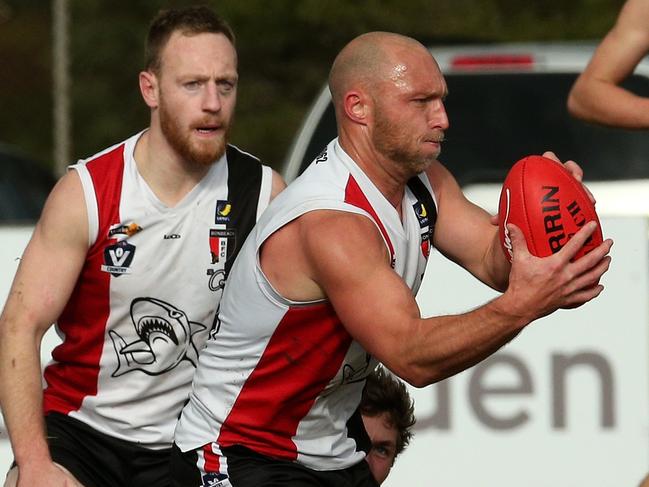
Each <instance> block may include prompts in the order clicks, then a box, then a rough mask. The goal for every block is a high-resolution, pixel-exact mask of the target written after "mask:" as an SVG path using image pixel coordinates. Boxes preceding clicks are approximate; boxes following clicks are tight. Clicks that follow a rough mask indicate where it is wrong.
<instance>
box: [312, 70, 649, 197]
mask: <svg viewBox="0 0 649 487" xmlns="http://www.w3.org/2000/svg"><path fill="white" fill-rule="evenodd" d="M445 77H446V81H447V85H448V88H449V96H448V97H447V99H446V102H445V105H446V109H447V112H448V116H449V120H450V128H449V129H448V131H447V133H446V141H445V142H444V145H443V147H442V154H441V156H440V161H441V162H442V163H443V164H444V165H446V166H447V167H448V168H449V169H450V171H451V172H452V173H453V174H454V175H455V177H456V178H457V180H458V182H459V183H460V184H461V185H463V186H464V185H468V184H474V183H501V182H502V181H503V179H504V177H505V175H506V173H507V171H508V170H509V168H510V167H511V165H512V164H513V163H514V162H516V161H517V160H518V159H521V158H522V157H525V156H526V155H529V154H541V153H543V152H544V151H546V150H552V151H554V152H555V153H556V154H557V156H558V157H559V158H560V159H562V160H564V161H565V160H569V159H572V160H575V161H577V162H578V163H579V164H580V165H581V166H582V168H583V169H584V173H585V179H586V180H588V181H605V180H607V181H612V180H624V179H647V178H649V133H647V132H644V131H631V130H623V129H615V128H607V127H601V126H597V125H593V124H588V123H585V122H583V121H580V120H576V119H574V118H572V117H571V116H570V115H569V114H568V111H567V109H566V99H567V97H568V92H569V90H570V87H571V86H572V84H573V83H574V81H575V78H576V74H574V73H533V72H531V73H520V72H518V73H485V74H476V73H471V74H446V75H445ZM625 86H626V87H627V88H629V89H630V90H632V91H633V92H635V93H640V94H642V93H645V94H647V95H649V79H647V78H644V77H640V76H633V77H631V78H629V79H628V80H627V81H626V82H625ZM335 136H336V125H335V118H334V114H333V107H332V106H331V104H330V105H329V106H328V108H327V110H326V112H325V114H324V116H323V117H322V119H321V120H320V122H319V124H318V126H317V128H316V130H315V133H314V136H313V137H312V139H311V140H310V141H309V146H308V147H307V152H306V154H305V158H304V161H303V166H305V165H307V164H308V163H310V161H311V160H312V159H313V158H315V156H317V154H318V153H319V152H320V151H321V150H322V149H323V148H324V146H325V145H326V144H327V143H328V142H329V141H330V140H331V139H332V138H334V137H335Z"/></svg>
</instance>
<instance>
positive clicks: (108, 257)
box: [101, 240, 135, 277]
mask: <svg viewBox="0 0 649 487" xmlns="http://www.w3.org/2000/svg"><path fill="white" fill-rule="evenodd" d="M134 256H135V245H133V244H130V243H128V242H127V241H126V240H122V241H121V242H117V243H116V244H114V245H109V246H108V247H106V248H105V249H104V265H102V266H101V270H102V271H104V272H109V273H110V274H111V275H113V276H114V277H119V276H121V275H122V274H130V273H131V268H130V267H131V263H132V262H133V257H134Z"/></svg>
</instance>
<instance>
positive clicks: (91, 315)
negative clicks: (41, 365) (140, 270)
mask: <svg viewBox="0 0 649 487" xmlns="http://www.w3.org/2000/svg"><path fill="white" fill-rule="evenodd" d="M86 168H87V169H88V172H89V173H90V176H91V179H92V183H93V186H94V188H95V195H96V198H97V206H98V211H99V233H98V235H97V241H96V242H95V244H94V245H93V246H92V247H91V248H90V249H89V251H88V255H87V256H86V262H85V263H84V266H83V268H82V270H81V274H80V275H79V279H78V281H77V284H76V286H75V288H74V290H73V292H72V295H71V296H70V299H69V301H68V303H67V304H66V306H65V309H64V310H63V312H62V313H61V316H60V317H59V319H58V326H59V328H60V329H61V330H62V331H63V333H64V334H65V341H64V343H63V344H61V345H59V346H58V347H56V348H55V349H54V350H53V351H52V358H53V359H54V360H55V363H53V364H52V365H50V366H48V367H47V368H46V369H45V373H44V377H45V380H46V381H47V388H46V389H45V391H44V398H43V409H44V411H45V412H49V411H58V412H60V413H63V414H67V413H69V412H70V411H76V410H78V409H79V408H80V407H81V404H82V402H83V400H84V398H85V397H87V396H94V395H96V394H97V387H98V384H97V382H98V377H99V361H100V359H101V354H102V351H103V347H104V341H105V334H106V322H107V320H108V316H109V314H110V300H109V293H110V279H111V276H110V274H108V273H107V272H103V271H102V270H101V265H102V264H104V262H103V258H104V256H103V249H104V247H105V246H106V244H107V243H108V229H109V228H110V225H111V224H113V223H117V222H119V202H120V199H121V193H122V179H123V174H124V144H121V145H119V146H118V147H116V148H115V149H114V150H112V151H110V152H107V153H105V154H102V155H100V156H98V157H97V158H96V159H93V160H91V161H88V162H87V163H86Z"/></svg>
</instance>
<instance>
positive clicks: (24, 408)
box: [0, 7, 284, 487]
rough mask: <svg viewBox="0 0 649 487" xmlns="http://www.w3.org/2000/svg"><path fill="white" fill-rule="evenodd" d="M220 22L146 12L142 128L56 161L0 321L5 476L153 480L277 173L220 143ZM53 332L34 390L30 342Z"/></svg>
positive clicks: (200, 13)
mask: <svg viewBox="0 0 649 487" xmlns="http://www.w3.org/2000/svg"><path fill="white" fill-rule="evenodd" d="M237 79H238V73H237V54H236V51H235V47H234V35H233V33H232V31H231V29H230V27H229V26H228V25H227V24H226V23H225V22H223V21H222V20H221V19H220V18H219V17H218V16H217V15H216V14H215V13H214V12H212V11H211V10H209V9H208V8H206V7H189V8H185V9H180V10H167V11H163V12H161V13H160V14H159V15H158V16H157V17H156V18H155V19H154V20H153V22H152V24H151V27H150V30H149V34H148V38H147V49H146V67H145V70H144V71H143V72H141V73H140V75H139V85H140V90H141V93H142V96H143V98H144V101H145V103H146V104H147V105H148V106H149V107H150V109H151V123H150V126H149V127H148V129H146V130H143V131H142V132H140V133H138V134H136V135H133V136H132V137H130V138H129V139H127V140H125V141H123V142H120V143H118V144H116V145H114V146H112V147H110V148H108V149H106V150H104V151H102V152H100V153H98V154H97V155H95V156H93V157H90V158H88V159H85V160H82V161H80V162H79V163H77V164H75V165H73V166H71V170H70V171H69V172H68V173H67V174H66V175H65V176H64V177H63V178H62V179H61V180H60V181H59V182H58V184H57V185H56V186H55V188H54V189H53V190H52V193H51V195H50V196H49V198H48V200H47V202H46V204H45V208H44V210H43V214H42V216H41V219H40V221H39V222H38V225H37V226H36V229H35V231H34V235H33V236H32V239H31V241H30V243H29V245H28V247H27V249H26V251H25V254H24V256H23V259H22V262H21V264H20V266H19V269H18V272H17V275H16V277H15V280H14V284H13V287H12V289H11V292H10V295H9V298H8V301H7V303H6V306H5V309H4V312H3V314H2V318H1V321H0V394H1V396H0V398H1V400H2V410H3V414H4V418H5V422H6V424H7V426H8V430H9V435H10V438H11V444H12V448H13V452H14V456H15V464H16V465H17V468H13V470H12V471H11V473H10V475H9V476H8V480H7V485H15V484H16V482H17V485H19V486H21V487H23V486H29V487H31V486H35V485H48V486H63V485H66V486H70V485H72V486H78V485H85V486H88V487H89V486H103V487H115V486H127V485H128V486H143V487H144V486H147V487H148V486H165V485H169V482H170V481H169V468H168V465H169V461H168V460H169V451H170V450H169V449H170V447H171V444H172V435H173V430H174V426H175V423H176V420H177V418H178V415H179V413H180V410H181V408H182V406H183V404H184V403H185V401H186V400H187V396H188V394H189V389H190V385H191V378H192V375H193V372H194V369H195V367H196V364H197V360H198V351H199V350H200V349H201V348H202V347H203V344H204V342H205V340H206V339H207V336H208V334H209V331H210V329H211V327H212V325H213V323H214V314H215V308H216V306H217V305H218V302H219V299H220V297H221V294H222V288H223V284H224V282H225V279H226V277H227V274H228V272H229V270H230V267H231V265H232V261H233V259H234V257H235V255H236V254H237V252H238V250H239V248H240V246H241V245H242V243H243V241H244V240H245V237H246V235H247V233H248V232H249V230H250V229H251V228H252V226H253V224H254V222H255V220H256V219H257V217H258V216H259V215H260V213H261V212H262V211H263V210H264V209H265V208H266V206H267V205H268V202H269V200H270V198H271V196H272V195H274V194H275V193H277V192H278V191H279V190H281V189H282V188H283V186H284V184H283V181H282V180H281V178H280V177H279V176H278V175H277V174H276V173H273V172H272V170H271V169H270V168H269V167H267V166H263V165H262V164H261V163H260V162H259V160H258V159H256V158H254V157H252V156H250V155H249V154H247V153H245V152H243V151H241V150H239V149H237V148H236V147H234V146H232V145H229V144H228V143H227V140H228V133H229V130H230V124H231V121H232V116H233V112H234V108H235V102H236V97H237ZM55 321H56V326H57V328H58V330H59V331H60V334H61V335H62V336H63V343H62V344H61V345H60V346H58V347H57V348H56V349H55V350H54V351H53V354H52V356H53V361H52V362H51V363H50V365H48V366H47V368H46V369H45V372H44V377H45V381H46V384H47V385H46V388H45V390H44V391H43V390H42V387H41V371H40V362H39V344H40V340H41V338H42V336H43V334H44V333H45V331H46V330H47V328H48V327H49V326H50V325H51V323H53V322H55Z"/></svg>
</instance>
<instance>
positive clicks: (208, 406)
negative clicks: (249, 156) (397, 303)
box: [175, 140, 436, 474]
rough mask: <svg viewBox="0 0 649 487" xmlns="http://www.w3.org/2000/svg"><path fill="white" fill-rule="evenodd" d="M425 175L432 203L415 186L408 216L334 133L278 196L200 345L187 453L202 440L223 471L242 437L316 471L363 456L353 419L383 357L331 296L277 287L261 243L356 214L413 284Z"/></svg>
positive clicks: (430, 220)
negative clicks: (309, 298) (306, 295)
mask: <svg viewBox="0 0 649 487" xmlns="http://www.w3.org/2000/svg"><path fill="white" fill-rule="evenodd" d="M416 179H417V181H418V184H419V187H420V188H424V191H426V193H427V196H428V199H427V203H425V202H424V201H422V200H421V199H418V198H417V197H415V195H414V194H413V192H412V191H411V190H410V189H407V190H406V192H405V196H404V200H403V207H402V208H403V221H402V219H401V218H400V217H399V214H398V213H397V211H396V209H395V208H394V207H393V206H391V205H390V203H389V202H388V201H387V200H386V199H385V197H384V196H383V195H382V194H381V193H380V191H379V190H378V189H377V188H376V187H375V186H374V184H373V183H372V182H371V180H370V179H369V178H368V177H367V176H366V175H365V174H364V173H363V172H362V170H361V169H360V168H359V167H358V166H357V165H356V164H355V163H354V161H353V160H352V159H351V158H350V157H349V156H348V155H347V154H346V153H345V152H344V151H343V149H342V148H341V147H340V145H339V144H338V142H337V140H334V141H333V142H331V143H330V144H329V145H328V147H327V148H326V150H325V151H324V152H323V153H322V154H321V155H320V156H319V157H318V158H317V159H316V160H315V161H314V162H313V163H312V164H311V166H310V167H309V168H308V169H307V170H306V171H305V173H304V174H303V175H302V176H300V178H298V179H297V180H296V181H295V182H293V183H292V184H290V185H289V187H288V188H287V189H286V190H284V191H283V192H282V193H280V195H279V196H278V197H277V198H276V199H275V200H274V201H273V202H272V203H271V204H270V206H269V208H268V210H267V211H266V213H264V215H262V217H261V219H260V221H259V223H258V224H257V226H256V227H255V228H254V229H253V231H252V232H251V234H250V236H249V238H248V240H246V243H245V244H244V246H243V248H242V249H241V253H240V254H239V258H238V260H237V262H236V263H235V265H234V266H233V268H232V273H231V275H230V279H229V281H228V283H227V285H226V288H225V292H224V295H223V299H222V301H221V309H220V311H219V319H218V323H217V327H216V328H215V329H214V330H213V332H212V333H211V334H210V338H209V339H208V341H207V345H206V348H205V349H204V350H203V351H202V352H201V356H200V359H199V365H198V368H197V370H196V375H195V376H194V385H193V389H192V393H191V395H190V401H189V403H188V404H187V406H186V407H185V408H184V410H183V413H182V416H181V419H180V421H179V423H178V426H177V428H176V437H175V442H176V444H177V445H178V446H179V448H180V449H181V450H182V451H189V450H193V449H197V448H203V451H204V453H205V456H204V458H205V461H206V462H207V461H209V462H212V464H211V465H210V468H211V469H213V468H214V467H215V462H216V463H218V465H217V468H218V469H220V472H221V473H223V474H227V458H225V456H222V455H221V454H222V453H224V451H225V450H222V449H225V448H226V447H229V446H234V445H242V446H245V447H247V448H249V449H251V450H254V451H256V452H258V453H260V454H262V455H266V456H269V457H272V458H278V459H284V460H289V461H296V462H299V463H301V464H304V465H306V466H307V467H309V468H312V469H314V470H337V469H342V468H346V467H348V466H350V465H353V464H354V463H356V462H358V461H360V460H362V459H363V458H364V456H365V453H364V452H363V451H361V448H360V445H359V444H358V443H357V438H358V437H357V435H356V434H355V432H354V431H355V429H356V428H357V427H358V425H357V424H352V423H353V421H350V418H352V416H354V418H357V417H358V414H354V413H355V411H356V410H357V407H358V404H359V402H360V398H361V392H362V389H363V386H364V384H365V377H366V376H367V375H368V374H369V372H371V370H372V369H373V368H374V366H375V365H376V361H375V360H374V359H373V358H372V357H371V356H370V355H369V354H368V353H367V352H366V351H365V350H364V349H363V347H362V346H361V345H360V344H359V343H358V342H356V341H355V340H354V339H353V338H352V337H351V336H350V335H349V333H348V332H347V330H346V329H345V326H344V325H343V323H341V321H340V319H339V318H338V316H337V315H336V313H335V311H334V309H333V308H332V306H331V304H330V303H329V302H327V301H321V302H294V301H290V300H288V299H286V298H285V297H283V296H281V295H280V294H279V293H278V292H277V291H275V290H274V289H273V287H272V286H271V284H270V283H269V282H268V281H267V279H266V277H265V276H264V274H263V272H262V271H261V269H260V267H259V254H258V252H259V249H260V247H261V245H262V244H263V242H264V241H265V240H266V239H267V238H268V237H269V236H270V235H271V234H272V233H273V232H275V231H277V230H278V229H279V228H281V227H282V226H284V225H286V224H287V223H289V222H290V221H292V220H294V219H295V218H298V217H299V216H300V215H302V214H304V213H306V212H309V211H313V210H321V209H328V210H339V211H345V212H352V213H357V214H359V215H362V216H364V217H366V218H368V219H369V220H371V221H372V222H373V223H374V224H375V225H376V228H377V231H378V232H380V234H381V235H382V236H383V239H384V241H385V245H386V248H387V249H388V251H389V253H390V255H391V257H392V267H393V268H394V270H395V272H397V273H398V274H399V275H400V276H402V277H403V279H404V280H405V282H406V283H407V284H408V286H409V287H410V288H411V289H412V292H413V293H415V292H416V291H417V289H418V287H419V285H420V283H421V278H422V276H423V273H424V268H425V265H426V259H427V256H428V252H429V249H430V242H431V235H432V229H433V226H434V222H435V215H436V208H435V203H434V200H433V198H432V190H431V188H430V184H429V182H428V179H427V178H426V177H425V176H423V175H422V176H421V177H420V178H416ZM286 265H287V266H290V265H291V256H290V255H286ZM367 304H368V306H371V305H372V304H371V303H367ZM212 453H215V454H216V456H215V455H213V454H212ZM226 456H227V455H226Z"/></svg>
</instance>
